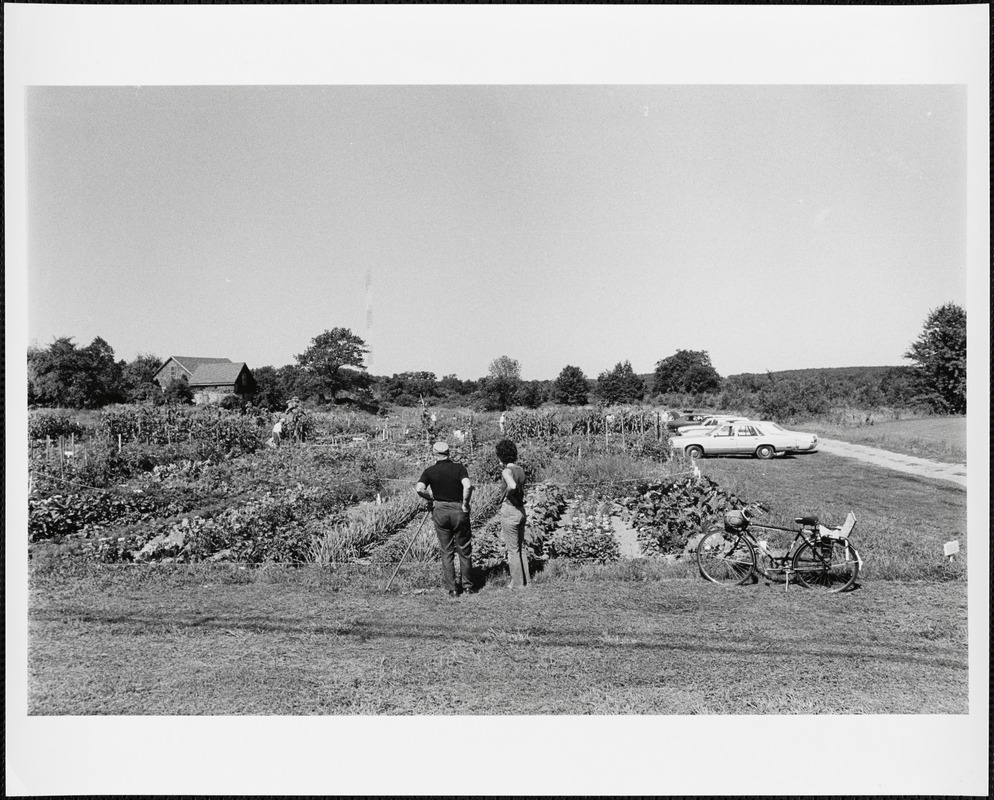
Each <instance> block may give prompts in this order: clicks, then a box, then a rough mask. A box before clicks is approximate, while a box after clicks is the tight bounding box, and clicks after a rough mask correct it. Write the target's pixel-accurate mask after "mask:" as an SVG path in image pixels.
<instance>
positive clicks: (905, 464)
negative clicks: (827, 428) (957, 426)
mask: <svg viewBox="0 0 994 800" xmlns="http://www.w3.org/2000/svg"><path fill="white" fill-rule="evenodd" d="M818 449H819V450H820V451H821V452H823V453H828V454H829V455H833V456H842V457H843V458H855V459H857V460H859V461H866V462H867V463H870V464H876V465H877V466H881V467H887V468H888V469H893V470H897V471H898V472H908V473H910V474H912V475H921V476H923V477H926V478H936V479H938V480H943V481H952V482H953V483H958V484H960V485H961V486H966V464H943V463H941V462H939V461H929V460H928V459H927V458H917V457H916V456H906V455H902V454H901V453H892V452H890V451H889V450H881V449H880V448H878V447H867V446H866V445H862V444H850V443H849V442H839V441H836V440H835V439H819V440H818Z"/></svg>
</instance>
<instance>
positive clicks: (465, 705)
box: [28, 454, 968, 715]
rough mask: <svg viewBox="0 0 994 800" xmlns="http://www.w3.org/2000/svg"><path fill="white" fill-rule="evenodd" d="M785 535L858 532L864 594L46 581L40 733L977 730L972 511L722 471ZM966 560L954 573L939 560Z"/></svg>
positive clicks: (918, 489)
mask: <svg viewBox="0 0 994 800" xmlns="http://www.w3.org/2000/svg"><path fill="white" fill-rule="evenodd" d="M701 467H702V469H703V471H704V472H705V474H707V475H709V476H710V477H712V478H714V479H715V480H717V481H719V482H720V483H722V485H727V486H729V487H731V488H733V489H734V490H735V491H736V492H738V493H739V494H741V495H742V496H745V497H750V498H756V499H765V500H767V501H768V502H770V504H771V506H772V510H771V513H770V515H769V517H768V518H767V520H768V521H770V522H773V523H774V524H787V523H788V522H789V521H790V519H792V518H793V516H795V515H799V514H808V513H815V514H818V515H819V516H821V517H822V519H823V520H824V521H825V522H826V523H828V524H839V523H841V522H842V520H843V518H844V517H845V514H846V512H847V511H849V510H850V509H852V510H853V511H854V512H855V513H856V515H857V517H858V519H859V523H858V525H857V528H856V532H855V534H854V538H853V541H854V543H855V544H856V545H857V547H859V548H860V550H861V552H862V554H863V558H864V559H865V561H866V569H865V573H864V574H863V576H862V577H861V579H860V582H859V586H858V589H857V590H856V591H853V592H850V593H846V594H843V595H827V596H825V595H818V594H813V593H811V592H809V591H805V590H803V589H801V588H800V587H794V586H792V587H790V588H789V590H785V588H784V586H783V585H782V584H772V585H767V584H766V583H764V582H760V583H758V584H755V585H751V586H744V587H737V588H732V589H727V588H724V587H718V586H714V585H711V584H708V583H706V582H704V581H702V580H701V579H700V578H699V577H698V576H697V575H696V573H695V572H694V571H693V570H692V569H688V568H686V567H680V566H677V567H675V568H669V569H667V568H665V567H662V566H660V565H659V564H656V563H652V562H648V561H636V562H627V563H622V564H617V565H608V566H604V567H592V566H585V567H569V566H565V565H562V564H559V563H553V564H551V565H550V566H549V567H548V568H547V569H546V571H545V572H544V573H542V574H540V575H539V576H537V579H536V580H535V582H534V585H533V587H532V588H531V589H530V590H529V591H527V592H524V593H512V592H511V591H510V590H509V589H507V588H506V586H505V583H506V579H504V580H502V579H501V578H500V576H498V577H495V578H494V579H493V580H492V581H491V582H490V583H489V584H488V585H487V586H485V587H484V589H483V590H482V591H481V592H480V593H479V594H478V595H474V596H468V597H463V598H460V599H458V600H450V599H449V598H447V597H445V596H444V595H443V593H442V592H441V591H440V590H439V589H436V588H430V589H426V588H424V587H426V586H431V587H434V586H437V585H438V583H439V581H438V575H437V571H438V568H437V566H435V565H430V564H429V565H410V566H409V567H406V568H405V569H404V570H402V572H401V573H400V576H399V577H398V579H397V581H396V582H395V583H394V585H393V587H392V588H391V589H390V591H389V592H385V591H384V588H385V585H386V583H387V579H388V577H389V572H390V570H389V569H387V570H385V571H377V570H373V569H366V570H363V569H355V568H342V569H339V570H320V569H317V568H300V569H291V568H263V569H259V570H256V571H250V570H241V569H239V568H238V567H237V566H231V565H227V566H223V565H214V566H210V567H208V566H179V565H160V566H156V567H132V566H118V567H114V566H103V567H101V566H98V565H89V566H85V565H59V563H58V562H48V563H39V564H37V565H36V566H35V567H33V569H32V574H31V583H30V589H31V591H30V598H29V600H30V609H29V696H28V711H29V713H30V714H32V715H176V714H181V715H218V714H221V715H357V714H361V715H439V714H478V715H510V714H513V715H541V714H550V715H566V714H570V715H572V714H605V715H618V714H632V715H636V714H656V715H658V714H680V715H687V714H711V715H729V714H805V715H806V714H964V713H966V712H967V711H968V707H967V706H968V702H967V700H968V692H967V675H968V670H967V632H966V620H967V586H966V580H965V569H964V564H965V558H966V555H967V553H966V547H965V545H966V541H965V532H966V522H965V520H966V493H965V491H963V490H962V489H961V488H960V487H957V486H955V485H952V484H946V483H941V482H938V481H927V480H920V479H916V478H913V477H910V476H906V475H903V474H901V473H895V472H891V471H888V470H885V469H881V468H876V467H872V466H861V465H855V464H854V463H853V462H851V461H850V460H848V459H838V458H832V457H831V456H827V455H825V454H817V455H814V456H809V457H800V458H783V459H775V460H772V461H768V462H761V461H756V460H746V459H706V460H705V461H703V462H702V464H701ZM950 538H958V539H959V540H960V543H961V546H962V547H963V552H962V553H961V558H960V560H959V561H957V562H954V563H952V564H950V563H949V562H947V561H946V559H945V558H943V557H942V544H943V542H944V541H947V540H949V539H950Z"/></svg>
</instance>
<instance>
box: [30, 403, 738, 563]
mask: <svg viewBox="0 0 994 800" xmlns="http://www.w3.org/2000/svg"><path fill="white" fill-rule="evenodd" d="M309 417H310V421H311V424H312V425H313V435H312V436H311V437H309V438H308V440H307V441H306V442H304V443H297V444H293V445H290V446H284V447H281V448H277V449H273V448H267V447H266V446H265V440H266V439H267V438H268V436H269V424H268V423H269V419H270V418H269V417H267V416H264V415H260V416H252V415H246V414H242V413H239V412H237V411H225V410H222V409H216V408H211V409H162V408H161V407H160V408H152V407H118V408H113V409H109V410H108V411H106V412H103V413H101V414H100V415H98V416H96V417H94V416H91V417H89V418H87V419H82V420H80V419H76V418H74V417H73V415H69V414H51V413H43V414H40V415H36V416H33V417H32V421H31V427H30V428H29V435H30V436H31V437H32V438H33V440H34V442H35V443H36V444H35V446H34V447H33V448H32V451H31V452H32V459H31V491H30V495H29V518H28V535H29V541H30V542H31V543H32V550H33V551H34V552H37V551H38V549H39V548H46V551H47V552H48V553H49V554H55V553H57V554H58V556H59V557H65V558H80V559H87V560H96V561H100V562H105V563H106V562H109V563H142V562H153V561H173V562H177V561H178V562H200V561H225V562H238V563H243V564H262V563H268V562H275V563H283V564H307V563H312V564H318V565H324V566H327V565H333V564H343V563H358V564H377V563H380V564H387V563H395V562H397V561H398V560H399V559H400V557H401V555H402V554H403V553H404V551H405V549H406V548H407V546H408V545H409V544H410V543H411V541H412V537H413V534H414V533H415V531H417V530H418V529H419V528H418V526H419V524H420V523H421V522H422V521H423V516H424V514H423V511H424V504H423V502H422V501H421V500H419V499H418V498H417V497H416V496H415V495H414V492H413V491H412V488H413V484H414V482H415V481H416V479H417V476H418V475H419V474H420V471H421V469H422V468H423V467H424V466H425V465H426V464H427V463H429V461H430V456H429V451H428V448H427V447H426V446H425V444H424V443H425V437H424V433H425V431H424V430H423V429H422V428H420V427H419V421H418V420H417V419H416V418H415V419H412V420H410V421H406V422H405V423H404V424H405V429H406V431H407V435H406V436H404V437H400V438H389V437H377V436H376V432H377V431H378V430H381V425H382V420H381V419H380V418H377V417H373V416H372V415H365V416H364V415H361V414H341V413H337V414H336V413H313V414H311V415H309ZM468 421H469V422H470V425H467V415H462V416H461V417H457V416H455V415H454V416H453V419H452V420H451V421H449V420H445V419H443V420H441V421H433V425H434V427H435V429H434V430H433V431H431V433H432V434H434V435H437V436H442V437H446V436H450V434H451V433H452V430H453V429H454V428H455V425H460V426H462V427H461V428H460V430H461V431H464V430H466V429H472V430H473V433H474V435H473V437H472V439H471V440H470V441H469V442H467V443H465V444H463V445H462V446H460V445H458V444H457V445H456V454H455V457H456V458H457V460H460V461H462V462H463V463H465V464H466V465H467V467H468V468H469V471H470V475H471V477H472V478H473V480H474V483H475V484H477V486H478V489H477V492H476V495H475V497H474V506H473V517H472V523H473V533H474V561H475V563H476V565H477V566H479V567H481V568H482V569H484V570H490V569H496V568H500V566H501V565H503V563H504V560H505V559H504V553H503V545H502V544H501V543H500V540H499V522H498V520H497V518H496V516H495V515H496V512H497V506H498V503H499V498H500V492H499V489H498V483H497V481H498V479H499V473H500V464H499V462H498V461H497V460H496V457H495V456H494V454H493V447H492V445H493V444H494V442H495V441H496V440H497V439H498V438H499V437H500V436H501V433H500V430H499V427H498V423H497V415H490V416H487V415H477V416H475V417H469V419H468ZM598 421H600V422H598ZM447 424H448V427H447ZM504 425H505V434H506V435H507V436H508V437H509V438H512V439H514V440H516V441H517V442H518V443H519V453H520V461H521V463H522V465H523V466H524V467H525V469H526V471H527V472H528V474H529V476H530V479H531V480H532V485H531V488H530V491H529V496H528V527H527V541H528V545H529V556H530V559H531V560H532V561H533V562H534V563H535V565H536V566H538V565H540V564H541V563H542V562H544V561H546V560H548V559H550V558H563V559H570V560H574V561H593V562H599V563H606V562H610V561H614V560H617V559H618V558H619V557H620V554H619V549H618V543H617V540H616V539H615V537H614V534H613V530H612V525H611V522H610V518H611V517H612V516H619V515H620V516H622V517H623V518H624V519H626V520H627V521H628V524H629V525H631V527H633V528H635V529H636V531H637V533H638V538H639V543H640V545H641V548H642V551H643V553H644V554H645V555H646V556H647V557H650V558H664V557H669V558H671V559H672V558H674V557H675V558H679V557H680V556H682V554H683V552H684V549H685V548H686V546H687V543H688V541H689V540H690V538H691V537H693V536H694V534H696V533H698V532H700V530H701V528H702V526H703V525H706V524H707V523H708V522H709V521H710V520H711V519H714V518H715V517H717V516H718V515H720V513H721V512H722V511H723V510H724V509H725V508H726V507H730V506H732V505H736V504H738V503H739V499H738V498H736V497H734V496H733V495H731V494H730V493H728V492H725V491H723V490H722V489H721V488H720V487H719V486H717V485H716V484H714V483H713V482H712V481H710V480H709V479H707V478H704V477H700V476H697V477H694V476H691V475H687V474H685V473H682V471H681V466H682V465H678V466H673V465H672V464H669V463H667V460H668V459H669V458H670V452H669V445H668V441H667V438H666V435H665V431H663V430H660V428H659V426H658V415H657V414H655V413H654V412H639V411H619V412H615V413H612V414H610V415H607V414H602V413H593V412H583V411H580V412H569V411H566V412H518V413H515V414H508V415H506V417H505V420H504ZM343 433H350V434H357V435H356V436H354V437H352V438H350V437H347V436H346V437H344V438H343V437H342V436H341V434H343ZM67 435H68V436H69V437H72V441H73V443H74V444H73V446H74V447H75V448H77V450H78V449H79V448H83V450H82V451H83V452H88V453H89V457H87V458H85V459H84V458H79V457H77V456H76V452H74V453H73V457H72V458H66V457H65V455H64V454H63V458H62V459H61V460H60V462H59V464H58V468H56V465H55V464H54V462H53V460H52V450H53V436H61V437H63V440H64V437H66V436H67ZM594 462H597V463H602V464H610V465H614V466H616V465H617V464H622V465H627V466H628V467H630V469H628V470H627V471H625V470H622V473H616V474H615V477H616V476H617V474H624V475H629V474H636V475H637V476H638V477H634V478H633V477H627V478H625V479H624V480H617V481H615V480H612V479H611V476H610V475H609V476H608V479H607V480H602V479H599V478H598V477H597V476H596V475H592V474H591V471H590V470H589V469H587V467H589V465H590V464H592V463H594ZM633 465H634V466H633ZM536 478H538V479H539V480H537V481H536ZM433 540H434V537H433V536H432V535H431V532H430V525H424V526H423V530H422V531H421V533H420V535H419V536H418V537H417V539H416V540H415V541H414V547H413V549H412V552H411V553H410V554H409V555H408V558H410V559H412V560H432V559H434V558H435V557H436V551H435V545H434V541H433Z"/></svg>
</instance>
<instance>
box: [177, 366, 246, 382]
mask: <svg viewBox="0 0 994 800" xmlns="http://www.w3.org/2000/svg"><path fill="white" fill-rule="evenodd" d="M243 369H245V362H244V361H229V362H227V363H212V364H201V365H200V366H199V367H197V369H196V371H195V372H194V373H193V375H192V376H191V377H190V385H191V386H220V385H228V384H232V383H234V382H235V381H236V380H238V375H239V374H240V373H241V371H242V370H243Z"/></svg>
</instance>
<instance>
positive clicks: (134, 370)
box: [122, 353, 162, 402]
mask: <svg viewBox="0 0 994 800" xmlns="http://www.w3.org/2000/svg"><path fill="white" fill-rule="evenodd" d="M161 366H162V359H161V358H159V357H158V356H157V355H155V354H154V353H139V354H138V355H137V356H135V358H134V359H133V360H131V361H129V362H128V363H127V364H125V365H124V370H123V373H122V378H123V380H124V391H125V393H126V395H127V399H128V400H130V401H132V402H135V401H145V400H154V399H155V397H156V395H157V394H159V395H161V394H162V387H161V386H159V384H157V383H156V382H155V381H154V380H153V378H154V377H155V373H156V372H158V371H159V367H161Z"/></svg>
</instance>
